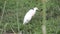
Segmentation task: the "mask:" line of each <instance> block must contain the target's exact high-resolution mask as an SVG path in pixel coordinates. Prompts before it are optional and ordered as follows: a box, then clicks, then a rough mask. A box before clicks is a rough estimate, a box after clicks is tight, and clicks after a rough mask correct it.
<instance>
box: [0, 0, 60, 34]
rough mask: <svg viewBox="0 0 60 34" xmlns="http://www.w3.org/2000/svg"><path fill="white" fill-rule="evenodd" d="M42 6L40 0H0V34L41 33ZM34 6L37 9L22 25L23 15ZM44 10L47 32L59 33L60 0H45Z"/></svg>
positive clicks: (48, 33)
mask: <svg viewBox="0 0 60 34" xmlns="http://www.w3.org/2000/svg"><path fill="white" fill-rule="evenodd" d="M42 6H43V4H42V2H41V0H0V34H2V33H3V32H9V33H11V32H14V33H17V32H20V31H24V33H26V34H42V29H41V27H42V24H43V23H42V20H43V12H42V10H43V9H42V8H43V7H42ZM34 7H38V8H39V11H37V13H36V14H35V16H34V17H33V18H32V20H31V21H30V22H29V23H28V24H27V25H23V24H22V23H23V18H24V15H25V14H26V12H27V11H28V10H29V9H31V8H34ZM45 11H46V23H45V24H46V28H47V29H46V30H47V34H60V0H47V3H46V9H45ZM44 15H45V14H44ZM44 18H45V17H44Z"/></svg>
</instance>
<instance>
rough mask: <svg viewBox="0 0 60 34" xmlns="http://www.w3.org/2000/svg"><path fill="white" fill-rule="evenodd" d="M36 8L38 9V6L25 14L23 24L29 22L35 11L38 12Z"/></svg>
mask: <svg viewBox="0 0 60 34" xmlns="http://www.w3.org/2000/svg"><path fill="white" fill-rule="evenodd" d="M36 10H38V8H37V7H34V8H33V9H30V10H29V11H28V12H27V13H26V15H25V16H24V20H23V24H26V23H28V22H29V21H30V20H31V19H32V16H34V15H35V13H36Z"/></svg>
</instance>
